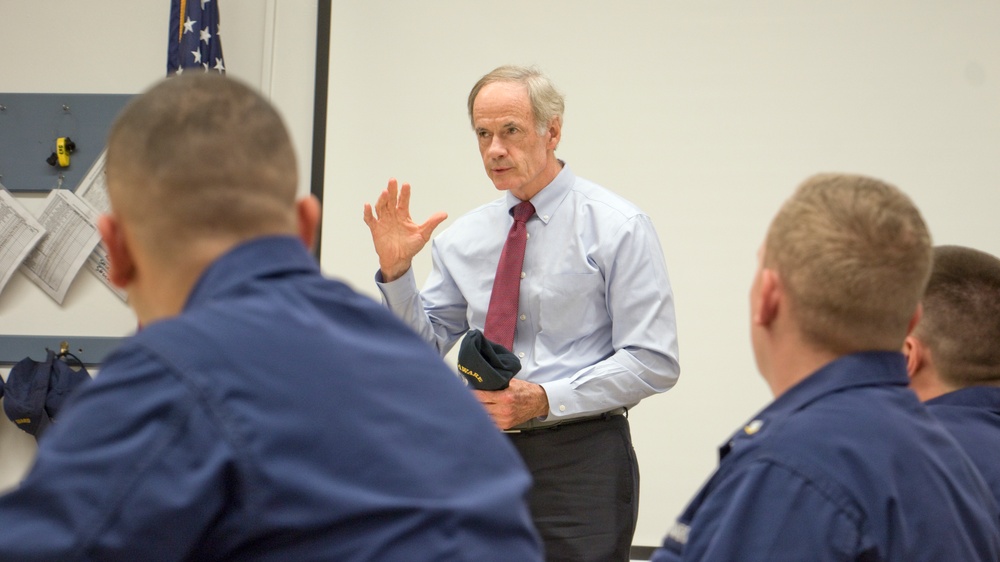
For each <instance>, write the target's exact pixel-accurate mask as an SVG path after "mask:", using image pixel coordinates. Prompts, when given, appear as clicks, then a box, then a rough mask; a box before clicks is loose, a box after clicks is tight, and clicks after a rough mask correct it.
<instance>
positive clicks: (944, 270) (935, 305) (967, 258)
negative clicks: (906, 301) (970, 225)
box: [914, 246, 1000, 388]
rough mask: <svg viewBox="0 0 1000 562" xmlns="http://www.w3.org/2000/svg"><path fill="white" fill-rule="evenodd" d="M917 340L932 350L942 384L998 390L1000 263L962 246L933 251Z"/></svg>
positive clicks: (986, 255) (999, 383) (942, 247)
mask: <svg viewBox="0 0 1000 562" xmlns="http://www.w3.org/2000/svg"><path fill="white" fill-rule="evenodd" d="M923 304H924V316H923V318H922V319H921V320H920V323H919V324H917V329H916V331H915V332H914V336H915V337H916V338H917V339H919V340H920V341H921V342H923V343H924V344H925V345H926V346H927V347H928V348H930V352H931V357H932V358H933V361H934V366H935V368H936V369H937V372H938V375H939V376H940V377H941V379H942V381H943V382H945V383H946V384H948V385H950V386H954V387H956V388H961V387H966V386H972V385H983V384H989V385H1000V259H998V258H997V257H996V256H993V255H991V254H988V253H986V252H982V251H979V250H975V249H972V248H966V247H962V246H938V247H936V248H934V267H933V269H932V270H931V278H930V281H929V282H928V283H927V291H926V292H925V293H924V300H923Z"/></svg>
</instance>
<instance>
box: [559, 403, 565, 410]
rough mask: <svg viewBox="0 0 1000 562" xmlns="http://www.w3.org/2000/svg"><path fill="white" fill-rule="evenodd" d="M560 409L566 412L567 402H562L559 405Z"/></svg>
mask: <svg viewBox="0 0 1000 562" xmlns="http://www.w3.org/2000/svg"><path fill="white" fill-rule="evenodd" d="M559 411H560V412H565V411H566V405H565V404H560V405H559Z"/></svg>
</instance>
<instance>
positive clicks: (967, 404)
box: [925, 386, 1000, 503]
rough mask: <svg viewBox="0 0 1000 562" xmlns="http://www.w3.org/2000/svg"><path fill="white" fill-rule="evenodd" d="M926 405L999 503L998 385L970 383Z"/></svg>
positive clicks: (999, 434) (999, 414)
mask: <svg viewBox="0 0 1000 562" xmlns="http://www.w3.org/2000/svg"><path fill="white" fill-rule="evenodd" d="M925 404H926V405H927V409H928V410H930V412H931V414H933V415H934V417H936V418H937V419H938V420H939V421H940V422H941V424H942V425H944V427H945V428H946V429H947V430H948V431H949V432H950V433H951V434H952V435H954V436H955V439H956V440H958V443H959V445H961V446H962V448H963V449H965V452H966V453H968V454H969V457H970V458H971V459H972V462H973V463H975V465H976V468H978V469H979V472H980V473H982V475H983V478H985V479H986V484H987V485H989V487H990V489H991V490H992V491H993V496H994V497H995V498H996V500H997V503H1000V388H997V387H992V386H972V387H968V388H963V389H960V390H956V391H954V392H949V393H948V394H944V395H942V396H939V397H937V398H934V399H933V400H928V401H927V402H926V403H925Z"/></svg>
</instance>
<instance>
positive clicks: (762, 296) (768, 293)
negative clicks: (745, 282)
mask: <svg viewBox="0 0 1000 562" xmlns="http://www.w3.org/2000/svg"><path fill="white" fill-rule="evenodd" d="M759 282H760V289H759V290H758V291H757V295H756V297H757V299H758V302H757V303H756V306H755V307H754V310H755V311H756V312H755V313H754V318H753V321H754V323H755V324H757V325H759V326H764V327H767V326H770V325H771V323H772V322H774V319H775V318H777V317H778V311H779V310H780V309H781V306H782V304H781V300H782V298H783V292H784V288H783V287H782V284H781V278H780V277H778V272H777V271H775V270H773V269H768V268H763V269H761V270H760V280H759Z"/></svg>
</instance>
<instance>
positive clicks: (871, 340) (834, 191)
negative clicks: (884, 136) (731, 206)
mask: <svg viewBox="0 0 1000 562" xmlns="http://www.w3.org/2000/svg"><path fill="white" fill-rule="evenodd" d="M764 256H765V258H764V259H765V266H766V267H771V268H773V269H776V270H777V271H778V274H779V276H780V277H781V279H782V280H783V283H784V284H785V287H786V290H787V291H788V294H789V297H790V300H791V303H792V306H793V309H794V314H795V318H796V321H797V323H798V326H799V329H800V330H801V332H802V336H803V338H804V340H805V341H806V342H808V343H809V344H811V345H813V346H815V347H817V348H818V349H823V350H826V351H830V352H833V353H836V354H838V355H843V354H847V353H854V352H858V351H872V350H884V351H899V350H900V349H901V348H902V345H903V340H904V338H905V337H906V334H907V330H908V328H909V324H910V321H911V319H912V318H913V315H914V313H915V312H916V310H917V307H918V305H919V302H920V298H921V295H922V294H923V290H924V287H925V285H926V283H927V277H928V275H929V273H930V266H931V240H930V234H929V233H928V230H927V226H926V225H925V224H924V221H923V218H922V217H921V216H920V212H919V211H918V210H917V208H916V207H915V206H914V205H913V203H912V201H910V199H909V198H908V197H907V196H906V195H905V194H903V193H902V192H901V191H899V190H898V189H897V188H895V187H893V186H891V185H889V184H887V183H885V182H882V181H880V180H877V179H874V178H870V177H865V176H859V175H849V174H821V175H816V176H813V177H811V178H808V179H807V180H806V181H805V182H803V183H802V185H800V186H799V188H798V189H797V190H796V192H795V194H794V195H792V197H791V198H790V199H789V200H788V201H786V202H785V204H784V205H783V206H782V208H781V210H780V211H779V212H778V214H777V216H776V217H775V218H774V220H773V222H772V223H771V227H770V229H769V231H768V235H767V241H766V243H765V250H764Z"/></svg>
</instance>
